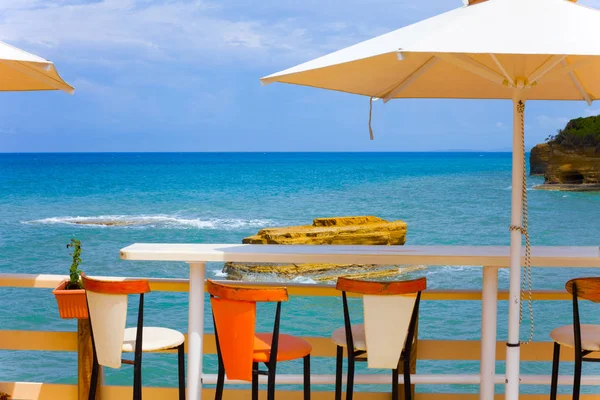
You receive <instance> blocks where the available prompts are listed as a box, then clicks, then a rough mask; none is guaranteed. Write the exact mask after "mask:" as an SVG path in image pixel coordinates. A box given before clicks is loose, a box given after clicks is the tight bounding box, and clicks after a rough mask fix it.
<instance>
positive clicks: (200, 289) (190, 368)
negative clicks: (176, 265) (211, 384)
mask: <svg viewBox="0 0 600 400" xmlns="http://www.w3.org/2000/svg"><path fill="white" fill-rule="evenodd" d="M205 267H206V265H205V263H204V262H194V263H190V297H189V299H190V300H189V301H190V303H189V314H188V324H189V325H188V360H187V398H188V400H201V399H202V355H203V348H202V347H203V346H202V340H203V335H204V276H205Z"/></svg>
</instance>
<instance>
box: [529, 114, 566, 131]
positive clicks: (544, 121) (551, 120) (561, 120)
mask: <svg viewBox="0 0 600 400" xmlns="http://www.w3.org/2000/svg"><path fill="white" fill-rule="evenodd" d="M536 120H537V123H538V125H539V126H540V127H541V128H544V129H562V128H564V127H565V125H566V124H567V122H569V120H570V119H569V118H567V117H557V116H554V117H551V116H548V115H544V114H542V115H538V116H537V117H536Z"/></svg>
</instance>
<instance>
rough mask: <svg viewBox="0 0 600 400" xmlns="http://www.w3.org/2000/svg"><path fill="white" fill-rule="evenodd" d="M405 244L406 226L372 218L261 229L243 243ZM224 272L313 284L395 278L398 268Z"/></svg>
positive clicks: (251, 267)
mask: <svg viewBox="0 0 600 400" xmlns="http://www.w3.org/2000/svg"><path fill="white" fill-rule="evenodd" d="M405 242H406V223H405V222H404V221H392V222H388V221H386V220H383V219H381V218H377V217H373V216H359V217H334V218H317V219H315V220H313V224H312V225H303V226H290V227H282V228H265V229H261V230H260V231H259V232H258V233H257V234H256V235H254V236H249V237H247V238H244V239H243V240H242V243H249V244H281V245H288V244H311V245H333V244H360V245H403V244H404V243H405ZM223 272H225V273H227V275H228V277H229V278H231V279H243V278H244V277H245V276H246V275H249V274H274V275H276V276H278V277H281V278H285V279H289V278H293V277H295V276H299V275H301V276H304V277H310V278H311V279H313V280H316V281H322V280H334V279H336V278H337V277H338V276H352V277H355V278H364V277H382V276H391V275H397V274H398V273H399V272H400V271H399V268H398V267H397V266H380V265H358V264H345V265H340V264H272V263H231V262H229V263H226V264H225V267H224V269H223Z"/></svg>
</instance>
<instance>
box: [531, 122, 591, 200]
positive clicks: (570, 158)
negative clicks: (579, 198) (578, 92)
mask: <svg viewBox="0 0 600 400" xmlns="http://www.w3.org/2000/svg"><path fill="white" fill-rule="evenodd" d="M529 162H530V172H531V175H543V176H544V184H543V185H541V186H538V187H536V189H547V190H573V191H591V190H593V191H596V190H600V116H597V117H588V118H577V119H573V120H571V121H569V122H568V123H567V125H566V126H565V128H564V129H562V130H560V131H559V132H558V134H557V135H555V136H550V137H549V138H548V141H547V143H543V144H538V145H537V146H535V147H534V148H533V149H532V150H531V153H530V157H529Z"/></svg>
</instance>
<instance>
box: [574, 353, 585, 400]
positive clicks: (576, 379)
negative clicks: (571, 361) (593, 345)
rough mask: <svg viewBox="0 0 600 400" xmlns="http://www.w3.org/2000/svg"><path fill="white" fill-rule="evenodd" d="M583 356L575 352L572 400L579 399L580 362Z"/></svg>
mask: <svg viewBox="0 0 600 400" xmlns="http://www.w3.org/2000/svg"><path fill="white" fill-rule="evenodd" d="M582 358H583V356H582V355H581V353H580V352H575V376H574V377H573V400H579V391H580V386H581V364H582V362H583V360H582Z"/></svg>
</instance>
